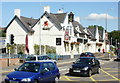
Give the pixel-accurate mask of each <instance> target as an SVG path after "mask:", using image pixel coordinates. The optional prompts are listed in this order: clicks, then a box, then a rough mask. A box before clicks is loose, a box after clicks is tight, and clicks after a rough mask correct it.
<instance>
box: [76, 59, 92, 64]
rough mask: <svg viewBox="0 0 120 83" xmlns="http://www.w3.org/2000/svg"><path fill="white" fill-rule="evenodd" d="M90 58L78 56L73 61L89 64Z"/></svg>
mask: <svg viewBox="0 0 120 83" xmlns="http://www.w3.org/2000/svg"><path fill="white" fill-rule="evenodd" d="M90 63H91V59H90V58H79V59H77V60H76V61H75V64H90Z"/></svg>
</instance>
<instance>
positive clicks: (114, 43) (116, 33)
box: [108, 30, 120, 46]
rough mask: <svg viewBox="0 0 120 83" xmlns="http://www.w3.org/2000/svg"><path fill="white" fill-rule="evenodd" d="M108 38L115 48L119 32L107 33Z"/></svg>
mask: <svg viewBox="0 0 120 83" xmlns="http://www.w3.org/2000/svg"><path fill="white" fill-rule="evenodd" d="M108 38H109V40H111V38H112V45H114V46H116V40H117V43H120V31H117V30H114V31H112V32H109V33H108Z"/></svg>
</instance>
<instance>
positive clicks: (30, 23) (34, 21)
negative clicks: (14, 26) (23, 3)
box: [20, 16, 38, 27]
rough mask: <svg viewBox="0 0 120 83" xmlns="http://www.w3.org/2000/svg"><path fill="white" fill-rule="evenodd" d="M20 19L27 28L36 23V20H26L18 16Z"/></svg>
mask: <svg viewBox="0 0 120 83" xmlns="http://www.w3.org/2000/svg"><path fill="white" fill-rule="evenodd" d="M20 19H21V21H22V22H23V23H24V24H25V25H26V26H27V27H31V26H33V25H34V24H35V23H36V22H37V21H38V19H33V18H27V17H23V16H20Z"/></svg>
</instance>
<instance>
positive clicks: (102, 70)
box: [101, 69, 119, 80]
mask: <svg viewBox="0 0 120 83" xmlns="http://www.w3.org/2000/svg"><path fill="white" fill-rule="evenodd" d="M101 71H102V72H104V73H106V74H107V75H109V76H111V77H112V78H114V79H115V80H119V79H118V78H116V77H114V76H113V75H111V74H109V73H108V72H106V71H104V70H103V69H101Z"/></svg>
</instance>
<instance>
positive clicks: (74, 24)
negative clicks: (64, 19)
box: [72, 21, 86, 34]
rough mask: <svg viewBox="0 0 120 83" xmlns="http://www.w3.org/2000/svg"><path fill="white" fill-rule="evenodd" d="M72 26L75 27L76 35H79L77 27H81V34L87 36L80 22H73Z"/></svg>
mask: <svg viewBox="0 0 120 83" xmlns="http://www.w3.org/2000/svg"><path fill="white" fill-rule="evenodd" d="M72 25H73V27H74V33H75V34H76V33H79V32H78V31H77V30H76V29H75V27H77V26H78V27H79V30H80V31H81V33H80V34H86V33H85V32H84V27H83V26H82V25H81V24H80V23H79V22H77V21H73V22H72Z"/></svg>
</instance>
